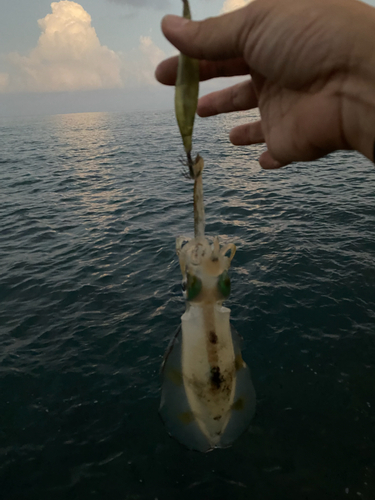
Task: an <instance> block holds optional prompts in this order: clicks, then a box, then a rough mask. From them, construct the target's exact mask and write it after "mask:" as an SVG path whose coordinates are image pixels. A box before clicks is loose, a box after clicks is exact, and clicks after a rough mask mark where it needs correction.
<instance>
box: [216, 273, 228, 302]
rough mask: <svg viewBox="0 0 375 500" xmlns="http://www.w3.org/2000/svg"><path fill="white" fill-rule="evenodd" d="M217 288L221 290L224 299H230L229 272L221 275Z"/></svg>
mask: <svg viewBox="0 0 375 500" xmlns="http://www.w3.org/2000/svg"><path fill="white" fill-rule="evenodd" d="M217 286H218V288H219V290H220V293H221V295H223V297H225V298H227V297H229V295H230V278H229V274H228V271H224V272H223V273H222V274H220V276H219V281H218V283H217Z"/></svg>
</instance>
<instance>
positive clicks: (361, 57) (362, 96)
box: [342, 2, 375, 161]
mask: <svg viewBox="0 0 375 500" xmlns="http://www.w3.org/2000/svg"><path fill="white" fill-rule="evenodd" d="M358 3H359V2H358ZM361 7H362V10H363V12H362V14H364V15H363V17H362V16H361V17H362V22H361V23H359V20H355V24H356V27H357V29H358V27H359V29H360V33H359V34H358V35H357V37H355V38H356V39H355V43H354V44H353V48H352V53H351V58H350V66H349V69H348V75H347V78H346V81H345V84H344V87H343V106H342V123H343V132H344V135H345V137H346V140H347V142H348V144H349V146H350V147H351V148H352V149H355V150H357V151H359V152H360V153H362V154H364V155H365V156H366V157H367V158H368V159H370V160H371V161H374V160H375V158H374V141H375V37H374V33H375V8H373V7H370V6H368V5H366V4H361ZM357 21H358V23H357Z"/></svg>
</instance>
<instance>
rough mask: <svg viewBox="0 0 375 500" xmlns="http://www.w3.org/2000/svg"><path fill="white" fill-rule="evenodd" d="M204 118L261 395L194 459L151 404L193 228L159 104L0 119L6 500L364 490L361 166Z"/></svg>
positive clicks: (212, 211)
mask: <svg viewBox="0 0 375 500" xmlns="http://www.w3.org/2000/svg"><path fill="white" fill-rule="evenodd" d="M254 117H255V115H253V114H251V113H241V114H236V115H233V116H232V115H227V116H222V117H215V118H210V119H204V120H203V119H198V120H197V123H196V131H195V151H196V152H199V153H200V154H201V155H202V156H203V157H204V158H205V160H206V167H205V171H204V188H205V202H206V216H207V226H206V232H207V234H209V235H211V236H214V235H219V236H220V237H221V240H222V241H223V242H225V243H229V242H233V243H235V244H236V245H237V253H236V256H235V258H234V260H233V262H232V269H231V277H232V294H231V296H230V298H229V300H228V301H227V302H226V305H227V306H228V307H230V308H231V310H232V313H231V317H232V323H233V325H234V326H235V328H236V329H237V331H238V332H239V333H240V335H241V336H242V337H243V357H244V359H245V360H246V362H247V364H248V365H249V366H250V368H251V372H252V378H253V383H254V387H255V390H256V393H257V410H256V415H255V417H254V419H253V421H252V424H251V426H250V428H249V430H248V431H247V432H246V433H245V434H244V435H243V436H242V437H241V438H240V439H238V441H237V442H235V443H234V445H233V446H232V447H231V448H228V449H225V450H215V451H213V452H211V453H207V454H200V453H198V452H194V451H189V450H187V449H185V448H184V447H183V446H181V445H180V444H179V443H178V442H177V441H175V440H174V439H173V438H171V437H170V436H169V435H168V434H167V432H166V430H165V428H164V426H163V424H162V422H161V420H160V418H159V416H158V406H159V399H160V374H159V372H160V366H161V362H162V359H163V355H164V352H165V350H166V349H167V346H168V344H169V341H170V339H171V338H172V336H173V334H174V332H175V330H176V328H177V327H178V325H179V323H180V317H181V315H182V313H183V311H184V301H183V298H182V294H181V275H180V270H179V265H178V261H177V257H176V255H175V238H176V236H178V235H191V234H192V231H193V208H192V184H191V182H190V181H188V180H187V179H186V178H185V177H184V175H183V166H182V165H181V163H180V161H179V158H180V156H181V154H182V146H181V140H180V137H179V135H178V129H177V126H176V123H175V119H174V115H173V112H172V111H170V112H155V113H147V112H143V113H129V114H107V113H88V114H71V115H58V116H49V117H37V118H35V117H34V118H22V119H21V118H17V119H10V118H9V119H2V120H1V121H0V396H1V397H0V498H1V499H2V500H51V499H52V500H60V499H61V500H65V499H69V500H86V499H103V500H104V499H111V500H117V499H119V500H120V499H121V500H156V499H158V500H190V499H193V500H227V499H230V500H236V499H241V500H242V499H251V500H328V499H329V500H339V499H356V500H359V499H366V500H374V498H375V167H374V165H373V164H372V163H371V162H369V161H368V160H366V159H364V158H363V157H362V156H360V155H359V154H356V153H351V152H338V153H335V154H332V155H330V156H328V157H326V158H325V159H323V160H321V161H319V162H312V163H309V164H293V165H291V166H289V167H286V168H284V169H282V170H279V171H263V170H261V169H260V167H259V165H258V163H257V159H258V157H259V155H260V153H261V152H262V150H263V147H262V146H255V147H250V148H238V147H234V146H232V145H231V144H230V143H229V140H228V132H229V130H230V129H231V128H232V127H233V126H234V125H236V124H240V123H244V122H246V121H248V120H252V119H254Z"/></svg>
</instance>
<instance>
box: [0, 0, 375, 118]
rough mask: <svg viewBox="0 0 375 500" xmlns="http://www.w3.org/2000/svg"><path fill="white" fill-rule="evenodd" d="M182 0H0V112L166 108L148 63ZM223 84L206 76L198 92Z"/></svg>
mask: <svg viewBox="0 0 375 500" xmlns="http://www.w3.org/2000/svg"><path fill="white" fill-rule="evenodd" d="M249 1H250V0H190V5H191V9H192V13H193V17H194V19H203V18H205V17H209V16H215V15H219V14H221V13H223V12H228V11H230V10H233V9H235V8H240V7H242V6H244V5H245V4H246V3H248V2H249ZM181 3H182V2H181V0H77V1H70V0H60V1H55V2H52V3H51V1H50V0H49V1H48V0H32V1H30V0H12V1H11V2H10V1H9V0H0V5H2V8H1V13H2V14H1V16H0V33H1V37H0V41H1V43H0V117H1V116H8V115H34V114H55V113H72V112H87V111H126V110H130V111H133V110H138V109H139V110H146V109H151V110H157V109H168V108H171V107H172V106H173V89H171V88H166V87H163V86H161V85H160V84H158V83H157V82H156V81H155V79H154V70H155V67H156V65H157V64H158V63H159V62H160V61H161V60H162V59H164V58H165V57H168V56H170V55H173V54H175V53H177V52H176V50H175V49H174V48H173V47H172V46H171V45H170V44H169V42H167V41H166V40H165V39H164V37H163V35H162V33H161V30H160V21H161V19H162V17H163V16H164V15H165V14H167V13H172V14H181V10H182V6H181ZM368 3H372V4H375V0H373V1H369V2H368ZM223 85H224V84H223V82H222V81H216V82H213V81H211V82H206V83H204V84H202V93H205V92H206V91H210V90H213V89H214V88H218V87H220V86H223ZM205 89H206V90H205Z"/></svg>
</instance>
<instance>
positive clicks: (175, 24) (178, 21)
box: [162, 14, 189, 31]
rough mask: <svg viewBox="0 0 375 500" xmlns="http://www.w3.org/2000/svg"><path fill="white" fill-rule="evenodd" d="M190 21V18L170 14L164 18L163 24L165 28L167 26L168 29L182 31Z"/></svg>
mask: <svg viewBox="0 0 375 500" xmlns="http://www.w3.org/2000/svg"><path fill="white" fill-rule="evenodd" d="M188 22H189V19H184V18H183V17H179V16H173V15H171V14H169V15H168V16H165V17H164V18H163V21H162V25H163V28H167V29H168V31H180V30H181V29H182V28H183V27H184V26H185V24H187V23H188Z"/></svg>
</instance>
